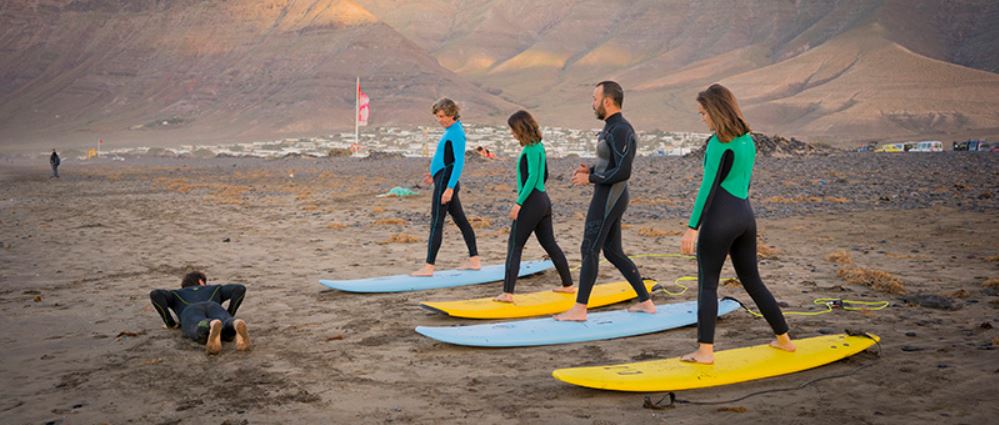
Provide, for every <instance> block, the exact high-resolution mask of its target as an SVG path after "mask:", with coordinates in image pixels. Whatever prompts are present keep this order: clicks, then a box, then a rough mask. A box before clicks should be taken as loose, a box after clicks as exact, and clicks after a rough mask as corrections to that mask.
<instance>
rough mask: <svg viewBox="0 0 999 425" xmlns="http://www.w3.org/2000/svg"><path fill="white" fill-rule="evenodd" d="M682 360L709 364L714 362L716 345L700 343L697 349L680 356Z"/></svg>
mask: <svg viewBox="0 0 999 425" xmlns="http://www.w3.org/2000/svg"><path fill="white" fill-rule="evenodd" d="M680 361H683V362H689V363H699V364H708V365H710V364H714V363H715V346H714V344H699V345H698V346H697V351H694V352H693V353H688V354H684V355H683V356H680Z"/></svg>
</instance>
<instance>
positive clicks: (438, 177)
mask: <svg viewBox="0 0 999 425" xmlns="http://www.w3.org/2000/svg"><path fill="white" fill-rule="evenodd" d="M464 137H465V135H464V130H462V129H461V123H460V122H458V123H455V124H453V125H452V126H451V128H448V130H447V131H445V132H444V136H443V137H442V138H441V140H440V142H438V144H443V147H442V148H439V149H438V151H439V152H437V153H435V154H434V161H432V162H431V171H432V172H433V176H434V193H433V195H432V196H431V197H430V204H431V205H430V237H429V238H428V241H427V264H434V263H435V262H437V252H438V251H440V249H441V241H442V239H443V235H444V218H445V217H446V216H447V214H450V215H451V219H452V220H454V224H456V225H457V226H458V229H460V230H461V236H462V237H463V238H464V239H465V246H467V247H468V256H469V257H475V256H477V255H479V251H478V248H477V247H476V245H475V230H474V229H472V225H471V224H469V223H468V218H466V217H465V211H464V209H462V208H461V199H460V198H459V197H458V193H459V192H460V191H461V183H459V182H457V180H456V181H453V182H452V181H451V180H452V178H451V177H452V173H453V172H457V173H459V174H460V173H461V169H460V166H461V165H462V164H463V163H464V159H465V139H464ZM452 138H453V139H457V140H452ZM455 145H458V146H459V149H458V150H459V151H460V152H458V154H459V155H461V156H460V157H459V158H456V157H455ZM438 155H441V158H437V156H438ZM438 160H442V161H441V168H440V169H437V170H434V169H435V168H436V167H434V166H435V165H437V164H438ZM456 162H457V163H458V166H459V167H458V169H457V171H455V168H456V165H455V164H456ZM459 177H460V176H459ZM451 184H453V189H454V192H453V194H452V195H451V201H450V202H448V203H447V204H443V205H442V204H441V195H443V194H444V191H445V190H447V188H448V185H451Z"/></svg>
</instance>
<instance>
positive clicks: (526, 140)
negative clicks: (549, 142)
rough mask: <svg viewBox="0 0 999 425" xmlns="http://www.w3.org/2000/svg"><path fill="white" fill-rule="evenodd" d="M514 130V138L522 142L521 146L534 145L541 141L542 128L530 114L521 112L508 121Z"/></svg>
mask: <svg viewBox="0 0 999 425" xmlns="http://www.w3.org/2000/svg"><path fill="white" fill-rule="evenodd" d="M506 123H507V125H509V126H510V129H511V130H513V137H516V138H517V140H518V141H520V146H527V145H533V144H535V143H538V142H540V141H541V128H540V127H538V122H537V121H535V120H534V117H532V116H531V113H530V112H527V111H525V110H519V111H517V112H514V113H513V115H510V118H508V119H507V120H506Z"/></svg>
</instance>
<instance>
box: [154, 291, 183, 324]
mask: <svg viewBox="0 0 999 425" xmlns="http://www.w3.org/2000/svg"><path fill="white" fill-rule="evenodd" d="M149 300H150V301H152V303H153V307H154V308H156V312H157V313H159V314H160V319H163V324H165V325H166V327H168V328H176V327H177V322H176V321H175V320H174V319H173V315H171V314H170V310H169V309H170V305H171V304H173V303H174V302H175V300H174V295H173V292H172V291H167V290H165V289H154V290H153V291H152V292H150V293H149Z"/></svg>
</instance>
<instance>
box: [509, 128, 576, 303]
mask: <svg viewBox="0 0 999 425" xmlns="http://www.w3.org/2000/svg"><path fill="white" fill-rule="evenodd" d="M530 164H535V166H534V167H533V168H534V169H532V167H531V166H530ZM517 167H518V168H517V171H518V172H517V175H518V176H519V177H520V180H519V181H518V186H519V187H520V188H521V190H520V191H519V192H523V193H524V194H527V196H526V198H524V200H523V202H521V203H520V212H519V213H518V214H517V219H516V220H514V221H513V224H511V225H510V239H509V240H508V241H507V244H506V270H505V272H504V275H503V292H506V293H510V294H512V293H513V290H514V287H515V285H516V284H517V276H518V275H519V274H520V256H521V254H522V253H523V251H524V245H525V244H526V243H527V239H528V238H529V237H530V236H531V233H534V235H535V236H536V237H537V238H538V242H540V243H541V247H542V248H544V250H545V252H547V253H548V257H549V258H551V260H552V262H553V263H555V269H556V270H558V274H559V276H560V277H561V278H562V286H572V273H571V272H570V271H569V262H568V261H566V259H565V254H564V253H563V252H562V248H559V246H558V243H557V242H555V227H554V226H553V225H552V201H551V199H549V198H548V193H547V192H545V191H544V182H547V181H548V164H547V161H546V159H545V154H544V147H543V146H542V143H541V142H538V143H536V144H534V145H529V146H528V147H526V148H525V149H524V153H522V154H521V155H520V161H519V164H518V165H517ZM539 179H540V180H541V184H537V183H532V182H537V181H538V180H539ZM517 200H518V201H520V200H521V198H520V197H518V199H517Z"/></svg>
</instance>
